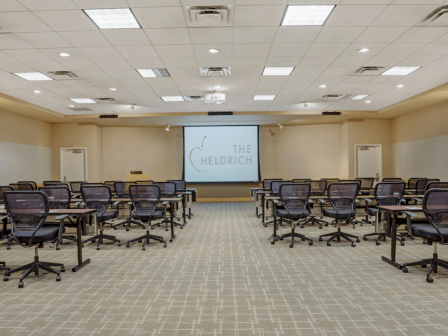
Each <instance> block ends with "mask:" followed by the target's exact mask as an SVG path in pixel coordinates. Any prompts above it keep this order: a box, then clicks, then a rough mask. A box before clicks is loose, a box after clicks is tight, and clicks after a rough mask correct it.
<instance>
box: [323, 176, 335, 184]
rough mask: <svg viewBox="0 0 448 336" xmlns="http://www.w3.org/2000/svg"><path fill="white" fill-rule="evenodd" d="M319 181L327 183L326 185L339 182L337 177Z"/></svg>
mask: <svg viewBox="0 0 448 336" xmlns="http://www.w3.org/2000/svg"><path fill="white" fill-rule="evenodd" d="M321 181H327V183H328V184H330V183H336V182H339V179H338V178H337V177H329V178H321Z"/></svg>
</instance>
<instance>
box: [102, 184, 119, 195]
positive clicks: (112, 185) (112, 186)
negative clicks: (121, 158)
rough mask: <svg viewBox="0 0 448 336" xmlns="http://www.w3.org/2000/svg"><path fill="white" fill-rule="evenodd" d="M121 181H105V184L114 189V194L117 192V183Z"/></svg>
mask: <svg viewBox="0 0 448 336" xmlns="http://www.w3.org/2000/svg"><path fill="white" fill-rule="evenodd" d="M117 182H121V181H104V185H107V186H109V187H110V190H111V191H112V194H115V192H116V191H115V183H117Z"/></svg>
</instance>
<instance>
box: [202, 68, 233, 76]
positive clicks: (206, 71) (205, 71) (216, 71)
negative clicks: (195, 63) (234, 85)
mask: <svg viewBox="0 0 448 336" xmlns="http://www.w3.org/2000/svg"><path fill="white" fill-rule="evenodd" d="M199 71H200V72H201V76H216V75H218V76H230V75H231V70H230V67H227V68H221V67H214V68H199Z"/></svg>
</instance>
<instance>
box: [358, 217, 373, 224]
mask: <svg viewBox="0 0 448 336" xmlns="http://www.w3.org/2000/svg"><path fill="white" fill-rule="evenodd" d="M369 218H370V216H369V215H366V219H361V222H363V223H366V224H372V225H375V221H369Z"/></svg>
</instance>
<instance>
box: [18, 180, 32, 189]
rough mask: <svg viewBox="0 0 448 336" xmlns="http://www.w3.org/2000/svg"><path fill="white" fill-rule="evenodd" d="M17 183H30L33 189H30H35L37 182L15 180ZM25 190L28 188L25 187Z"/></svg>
mask: <svg viewBox="0 0 448 336" xmlns="http://www.w3.org/2000/svg"><path fill="white" fill-rule="evenodd" d="M17 183H18V184H24V183H25V184H31V185H32V186H33V189H32V190H37V183H36V182H34V181H19V182H17ZM26 190H28V189H26Z"/></svg>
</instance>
